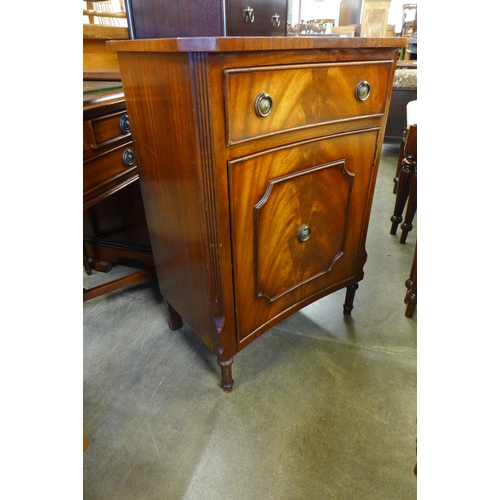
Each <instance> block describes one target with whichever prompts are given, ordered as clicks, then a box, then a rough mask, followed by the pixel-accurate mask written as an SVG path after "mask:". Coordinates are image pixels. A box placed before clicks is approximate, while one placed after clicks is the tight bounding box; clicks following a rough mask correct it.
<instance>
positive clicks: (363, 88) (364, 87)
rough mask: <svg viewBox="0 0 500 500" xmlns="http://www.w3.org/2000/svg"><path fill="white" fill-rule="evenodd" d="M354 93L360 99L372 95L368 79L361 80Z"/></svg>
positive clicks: (363, 99)
mask: <svg viewBox="0 0 500 500" xmlns="http://www.w3.org/2000/svg"><path fill="white" fill-rule="evenodd" d="M354 93H355V95H356V99H357V100H358V101H366V100H367V99H368V96H369V95H370V84H369V83H368V82H367V81H362V82H359V83H358V85H357V86H356V90H355V92H354Z"/></svg>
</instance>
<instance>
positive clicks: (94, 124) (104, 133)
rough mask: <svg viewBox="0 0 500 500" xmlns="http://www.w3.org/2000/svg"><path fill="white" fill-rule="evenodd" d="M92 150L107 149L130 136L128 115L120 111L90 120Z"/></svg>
mask: <svg viewBox="0 0 500 500" xmlns="http://www.w3.org/2000/svg"><path fill="white" fill-rule="evenodd" d="M89 130H90V145H91V147H92V149H100V148H104V147H107V146H109V145H111V144H113V143H115V142H117V141H121V140H123V139H125V138H127V137H129V136H130V124H129V119H128V114H127V113H126V112H123V111H120V112H118V113H114V114H111V115H106V116H101V117H99V118H94V119H92V120H89Z"/></svg>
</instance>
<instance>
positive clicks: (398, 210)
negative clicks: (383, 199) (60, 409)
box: [390, 125, 417, 234]
mask: <svg viewBox="0 0 500 500" xmlns="http://www.w3.org/2000/svg"><path fill="white" fill-rule="evenodd" d="M416 168H417V127H416V125H411V126H410V128H409V129H408V135H407V137H406V142H405V146H404V157H403V160H402V161H401V171H400V172H399V178H398V182H397V186H398V189H397V193H396V202H395V204H394V213H393V215H392V217H391V222H392V226H391V231H390V233H391V234H396V231H397V229H398V226H399V224H401V222H403V217H402V214H403V210H404V207H405V205H406V200H407V199H408V195H409V193H410V187H411V184H412V180H413V177H414V176H415V173H416Z"/></svg>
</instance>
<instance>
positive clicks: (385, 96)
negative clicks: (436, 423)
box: [108, 37, 405, 391]
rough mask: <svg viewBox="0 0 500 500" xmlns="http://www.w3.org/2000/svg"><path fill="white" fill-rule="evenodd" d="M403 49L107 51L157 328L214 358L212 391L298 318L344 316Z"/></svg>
mask: <svg viewBox="0 0 500 500" xmlns="http://www.w3.org/2000/svg"><path fill="white" fill-rule="evenodd" d="M404 43H405V40H403V39H400V38H381V39H368V38H364V39H361V38H350V39H347V38H330V37H296V38H292V37H290V38H287V37H268V38H259V37H251V38H243V37H225V38H178V39H156V40H135V41H127V42H110V43H108V46H109V47H110V49H112V50H116V51H118V60H119V64H120V71H121V75H122V81H123V86H124V91H125V98H126V102H127V110H128V113H129V117H130V124H131V128H132V133H133V136H134V147H135V151H136V154H137V159H138V170H139V178H140V182H141V187H142V193H143V197H144V205H145V210H146V217H147V219H148V226H149V230H150V235H151V243H152V247H153V255H154V258H155V264H156V269H157V274H158V279H159V284H160V289H161V292H162V294H163V297H164V299H165V301H166V306H167V319H168V323H169V326H170V328H172V329H176V328H180V327H181V326H182V324H183V321H185V322H187V323H188V324H189V325H190V326H191V327H192V328H193V330H194V331H196V332H197V333H198V335H199V336H200V337H201V338H202V339H203V341H204V342H205V343H206V345H207V346H208V347H209V348H210V349H211V350H212V351H213V352H214V353H215V354H216V355H217V360H218V363H219V365H220V367H221V374H222V387H223V389H224V390H226V391H230V390H231V389H232V387H233V379H232V370H231V366H232V363H233V357H234V355H235V354H236V353H237V352H238V351H239V350H241V349H242V348H244V347H245V346H246V345H248V344H249V343H250V342H251V341H253V340H254V339H256V338H257V337H258V336H259V335H261V334H262V333H264V332H265V331H266V330H268V329H269V328H271V327H272V326H273V325H275V324H276V323H278V322H279V321H281V320H283V319H284V318H286V317H287V316H289V315H291V314H292V313H294V312H296V311H298V310H299V309H300V308H302V307H304V306H306V305H308V304H310V303H312V302H314V301H315V300H317V299H319V298H321V297H324V296H325V295H327V294H329V293H332V292H334V291H336V290H340V289H342V288H346V290H347V294H346V301H345V305H344V314H350V312H351V310H352V308H353V300H354V294H355V291H356V289H357V288H358V282H359V281H360V280H361V279H362V278H363V266H364V264H365V261H366V258H367V255H366V251H365V240H366V233H367V228H368V221H369V217H370V209H371V202H372V198H373V192H374V187H375V179H376V175H377V169H378V164H379V158H380V150H381V146H382V140H383V137H384V129H385V124H386V120H387V110H388V103H389V101H390V97H391V90H392V82H393V77H394V70H395V67H396V60H397V57H398V52H399V49H400V48H401V47H402V46H403V45H404ZM360 89H361V91H360ZM368 90H369V92H367V91H368ZM367 94H368V95H367ZM259 96H260V97H259ZM262 96H264V97H262ZM261 99H264V104H265V105H264V106H263V107H262V108H259V104H258V103H261V102H262V101H261ZM269 109H270V112H269ZM268 112H269V114H267V113H268ZM259 114H264V115H266V114H267V116H259Z"/></svg>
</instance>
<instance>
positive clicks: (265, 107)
mask: <svg viewBox="0 0 500 500" xmlns="http://www.w3.org/2000/svg"><path fill="white" fill-rule="evenodd" d="M254 108H255V112H256V113H257V116H262V117H265V116H267V115H269V113H271V111H272V109H273V99H272V97H271V96H270V95H269V94H266V93H264V92H261V93H260V94H259V95H258V96H257V97H256V98H255V102H254Z"/></svg>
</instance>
